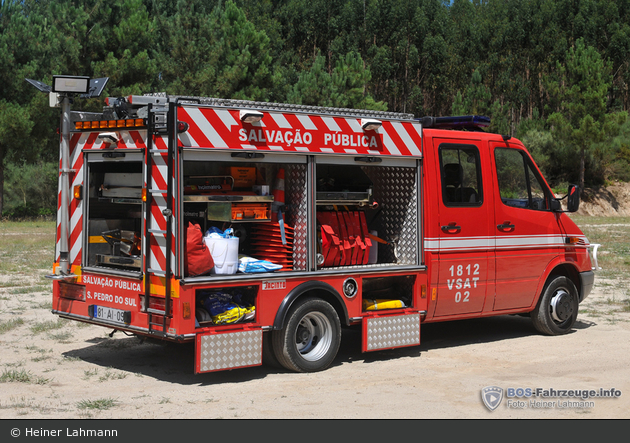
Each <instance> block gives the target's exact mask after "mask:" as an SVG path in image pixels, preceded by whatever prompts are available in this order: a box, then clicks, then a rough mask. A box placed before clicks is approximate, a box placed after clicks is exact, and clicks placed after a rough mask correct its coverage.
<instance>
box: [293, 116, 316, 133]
mask: <svg viewBox="0 0 630 443" xmlns="http://www.w3.org/2000/svg"><path fill="white" fill-rule="evenodd" d="M297 118H298V120H299V121H300V123H301V124H302V126H303V127H304V129H306V130H307V131H314V130H316V129H317V126H316V125H315V123H313V120H311V118H310V117H309V116H308V115H301V114H300V115H298V116H297Z"/></svg>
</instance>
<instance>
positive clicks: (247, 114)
mask: <svg viewBox="0 0 630 443" xmlns="http://www.w3.org/2000/svg"><path fill="white" fill-rule="evenodd" d="M238 117H239V118H240V119H241V121H242V122H243V123H258V122H259V121H260V120H262V118H263V113H262V112H259V111H252V110H243V111H240V112H239V113H238Z"/></svg>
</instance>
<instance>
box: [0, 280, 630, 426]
mask: <svg viewBox="0 0 630 443" xmlns="http://www.w3.org/2000/svg"><path fill="white" fill-rule="evenodd" d="M627 287H628V281H627V280H624V281H621V280H620V281H603V280H602V279H599V280H597V279H596V287H595V289H594V291H593V293H591V295H590V296H589V297H588V298H587V300H586V301H585V302H584V303H583V306H582V307H581V313H580V315H579V317H578V322H577V324H576V327H575V329H574V330H573V331H572V332H571V333H569V334H567V335H565V336H559V337H546V336H542V335H539V334H538V333H536V332H535V330H534V329H533V327H532V326H531V322H530V320H529V319H528V318H524V317H520V316H502V317H493V318H487V319H476V320H469V321H468V320H467V321H459V322H449V323H441V324H432V325H431V324H430V325H423V327H422V332H421V334H422V337H421V341H422V344H421V345H420V346H417V347H412V348H404V349H397V350H387V351H379V352H373V353H365V354H364V353H361V350H360V348H361V337H360V331H358V330H347V331H344V334H343V338H342V345H341V349H340V352H339V354H338V356H337V359H336V360H335V362H334V364H333V365H332V367H330V368H329V369H328V370H326V371H324V372H320V373H313V374H296V373H289V372H284V371H280V370H277V369H274V368H270V367H266V366H262V367H255V368H247V369H238V370H233V371H227V372H217V373H208V374H203V375H194V371H193V363H194V350H193V347H192V346H188V345H164V344H156V343H148V342H142V341H141V340H139V339H138V338H136V337H127V336H125V335H124V334H122V333H120V332H119V333H116V334H115V335H114V336H113V337H111V338H110V337H109V335H108V334H109V333H110V332H111V330H109V329H103V328H101V327H96V326H91V325H85V324H82V323H77V322H69V321H61V322H59V323H58V322H57V317H56V316H54V315H53V314H51V313H50V310H49V307H47V306H46V303H47V302H49V301H50V292H49V291H42V292H37V293H29V294H10V293H9V290H8V289H7V288H0V322H2V323H4V324H7V322H9V321H11V319H22V321H23V322H22V321H21V323H20V324H19V325H17V326H16V327H14V328H13V329H10V330H9V331H6V332H3V333H2V334H0V372H1V374H0V375H2V376H4V377H5V380H4V381H3V382H0V418H1V419H5V420H6V419H16V418H17V419H77V418H78V419H81V418H93V419H117V418H124V419H146V418H150V419H172V418H178V419H183V418H186V419H208V418H220V419H341V418H344V419H345V418H350V419H352V418H356V419H427V418H449V419H464V418H466V419H467V418H492V419H497V418H511V419H514V418H525V419H537V418H579V419H603V418H625V419H627V418H630V377H628V374H629V372H628V368H629V367H630V314H628V313H627V312H623V311H622V310H620V309H614V305H611V303H610V301H611V300H621V299H623V297H626V298H627V296H628V294H627V292H626V291H627ZM611 306H612V307H611ZM46 325H47V326H48V328H46ZM11 374H13V375H11ZM18 376H21V378H22V381H18V380H17V379H18V378H20V377H18ZM486 386H497V387H500V388H502V389H503V400H502V402H501V404H500V405H499V406H498V407H497V408H496V409H495V410H494V411H490V410H489V409H487V408H486V406H484V403H483V402H482V399H481V390H482V389H483V388H484V387H486ZM509 388H514V389H515V390H516V389H517V388H523V389H527V388H531V389H532V390H533V391H535V389H536V388H541V389H544V390H550V389H553V390H556V391H559V390H596V391H597V392H599V390H600V388H601V389H606V390H610V389H611V388H614V390H615V391H614V392H617V393H621V395H620V396H619V397H617V398H589V399H587V400H583V399H582V398H570V397H565V398H558V397H554V398H544V397H540V396H539V397H536V396H532V397H529V398H528V397H522V398H518V397H512V398H508V397H507V393H508V390H509ZM519 392H520V391H519ZM516 400H520V401H522V403H516ZM530 401H546V402H554V403H553V404H552V403H547V404H546V406H548V407H540V404H539V406H538V407H535V405H534V404H533V403H531V402H530ZM567 402H569V403H568V404H567ZM579 402H586V404H583V403H582V404H580V403H579ZM523 405H525V406H524V407H523ZM5 424H6V422H5Z"/></svg>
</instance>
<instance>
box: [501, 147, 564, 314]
mask: <svg viewBox="0 0 630 443" xmlns="http://www.w3.org/2000/svg"><path fill="white" fill-rule="evenodd" d="M490 151H491V153H490V154H491V157H492V159H493V164H494V167H493V170H494V174H495V176H494V178H495V180H496V186H495V187H494V190H493V192H494V193H495V199H496V205H495V216H494V229H495V232H494V233H493V234H494V235H496V283H495V285H496V293H495V300H494V308H493V309H494V310H495V311H499V310H504V309H514V308H523V307H528V306H530V305H532V304H533V302H534V300H535V297H536V292H537V288H538V283H539V281H540V279H541V276H542V275H543V274H544V272H545V269H546V268H547V266H548V265H549V263H550V262H551V261H552V260H553V259H554V258H555V257H556V256H557V255H558V254H559V253H560V249H561V248H562V247H563V236H562V232H561V230H560V225H559V223H558V215H557V214H556V213H554V212H552V211H551V209H550V207H551V199H552V198H553V197H552V195H551V191H550V190H549V187H548V186H547V184H546V182H545V181H544V179H543V178H542V175H541V174H540V172H539V171H538V168H537V167H536V166H535V164H534V162H533V160H532V159H531V157H530V156H529V154H528V153H527V152H526V151H525V150H524V149H523V148H522V147H520V146H518V145H515V144H514V143H509V142H508V143H490Z"/></svg>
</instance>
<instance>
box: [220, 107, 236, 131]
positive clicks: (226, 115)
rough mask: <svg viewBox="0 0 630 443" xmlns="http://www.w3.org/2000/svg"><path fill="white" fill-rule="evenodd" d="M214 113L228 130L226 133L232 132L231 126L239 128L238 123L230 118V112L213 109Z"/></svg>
mask: <svg viewBox="0 0 630 443" xmlns="http://www.w3.org/2000/svg"><path fill="white" fill-rule="evenodd" d="M214 112H216V114H217V115H218V116H219V118H220V119H221V121H222V122H223V124H224V125H225V127H226V128H228V131H232V126H239V124H238V122H237V121H236V120H234V117H232V114H231V113H230V111H227V110H225V109H215V111H214Z"/></svg>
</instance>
